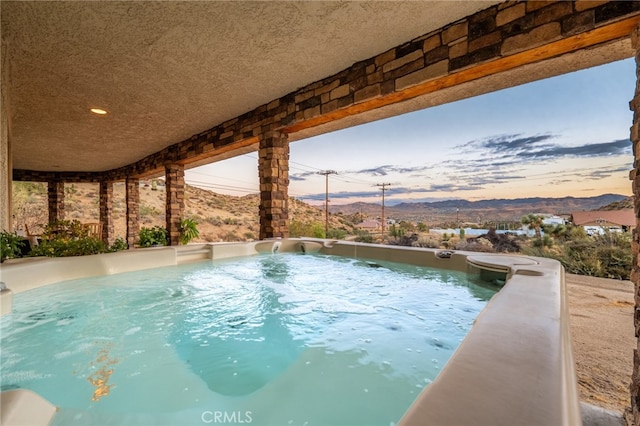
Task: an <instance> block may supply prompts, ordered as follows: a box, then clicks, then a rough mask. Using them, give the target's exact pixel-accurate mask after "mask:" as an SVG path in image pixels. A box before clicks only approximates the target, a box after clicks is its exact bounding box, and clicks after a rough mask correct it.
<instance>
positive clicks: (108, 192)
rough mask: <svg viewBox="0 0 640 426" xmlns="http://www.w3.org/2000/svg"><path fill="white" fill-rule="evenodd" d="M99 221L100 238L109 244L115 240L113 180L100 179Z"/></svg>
mask: <svg viewBox="0 0 640 426" xmlns="http://www.w3.org/2000/svg"><path fill="white" fill-rule="evenodd" d="M100 223H102V235H101V236H100V238H101V239H102V241H104V242H105V243H106V244H108V245H111V244H113V242H114V241H115V239H114V235H115V229H114V226H113V182H108V181H100Z"/></svg>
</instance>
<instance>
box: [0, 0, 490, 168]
mask: <svg viewBox="0 0 640 426" xmlns="http://www.w3.org/2000/svg"><path fill="white" fill-rule="evenodd" d="M495 3H497V2H496V1H465V2H461V1H459V2H450V1H441V2H432V1H417V2H416V1H411V2H368V1H359V2H309V1H287V2H245V1H234V2H218V1H211V2H206V1H200V2H196V1H192V2H102V1H98V2H62V1H54V2H27V1H19V2H14V1H6V0H3V1H1V2H0V8H1V9H0V13H1V19H2V22H1V24H2V26H1V29H2V40H3V44H2V47H3V52H2V54H3V55H7V54H8V58H9V60H8V61H6V60H5V61H3V65H5V69H3V72H7V69H6V68H7V67H6V63H7V62H8V63H9V67H8V68H9V69H8V72H9V79H8V80H9V82H10V84H9V86H10V87H9V91H8V93H9V97H10V105H9V112H10V115H11V120H12V127H11V132H12V143H13V146H12V150H13V166H14V168H18V169H31V170H49V171H51V170H53V171H62V170H66V171H71V170H73V171H103V170H109V169H113V168H117V167H120V166H124V165H126V164H130V163H132V162H134V161H137V160H139V159H141V158H143V157H145V156H146V155H149V154H151V153H153V152H156V151H159V150H161V149H162V148H164V147H166V146H168V145H171V144H174V143H176V142H180V141H182V140H184V139H186V138H188V137H190V136H191V135H193V134H196V133H199V132H201V131H203V130H206V129H208V128H211V127H213V126H214V125H216V124H219V123H221V122H223V121H225V120H227V119H230V118H233V117H235V116H238V115H240V114H243V113H245V112H247V111H250V110H252V109H254V108H255V107H257V106H259V105H261V104H264V103H266V102H268V101H270V100H273V99H276V98H279V97H281V96H283V95H285V94H287V93H290V92H292V91H294V90H296V89H298V88H300V87H302V86H304V85H307V84H309V83H311V82H313V81H316V80H319V79H322V78H324V77H327V76H329V75H332V74H335V73H336V72H338V71H340V70H342V69H345V68H347V67H349V66H350V65H352V64H353V63H354V62H357V61H359V60H362V59H366V58H369V57H372V56H374V55H376V54H378V53H382V52H384V51H385V50H387V49H389V48H391V47H394V46H397V45H399V44H402V43H403V42H405V41H409V40H411V39H413V38H415V37H417V36H419V35H422V34H425V33H428V32H430V31H432V30H434V29H437V28H440V27H443V26H445V25H446V24H448V23H450V22H453V21H455V20H457V19H460V18H463V17H465V16H468V15H470V14H473V13H474V12H476V11H478V10H481V9H484V8H486V7H488V6H489V5H491V4H495ZM5 59H6V58H5ZM5 89H6V88H5ZM92 107H100V108H104V109H106V110H107V111H109V114H108V115H106V116H96V115H93V114H91V113H89V108H92Z"/></svg>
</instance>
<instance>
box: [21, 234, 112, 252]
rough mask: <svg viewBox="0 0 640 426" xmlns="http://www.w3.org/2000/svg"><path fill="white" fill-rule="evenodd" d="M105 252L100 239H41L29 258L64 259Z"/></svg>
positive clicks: (63, 237)
mask: <svg viewBox="0 0 640 426" xmlns="http://www.w3.org/2000/svg"><path fill="white" fill-rule="evenodd" d="M106 252H107V245H106V244H105V243H104V242H103V241H102V240H100V239H98V238H94V237H79V238H73V239H70V238H67V237H65V236H61V237H56V238H52V239H48V240H45V239H43V240H42V241H41V242H40V244H38V245H37V246H35V247H34V248H33V249H32V250H31V253H30V255H31V256H48V257H66V256H86V255H90V254H100V253H106Z"/></svg>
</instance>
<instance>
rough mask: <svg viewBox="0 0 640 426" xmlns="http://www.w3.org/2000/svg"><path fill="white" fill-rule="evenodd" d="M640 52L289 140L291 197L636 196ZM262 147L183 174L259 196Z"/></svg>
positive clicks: (340, 200)
mask: <svg viewBox="0 0 640 426" xmlns="http://www.w3.org/2000/svg"><path fill="white" fill-rule="evenodd" d="M634 88H635V63H634V61H633V60H632V59H628V60H624V61H619V62H615V63H612V64H607V65H603V66H599V67H595V68H590V69H587V70H582V71H578V72H574V73H571V74H566V75H563V76H559V77H554V78H550V79H546V80H541V81H538V82H534V83H530V84H527V85H522V86H517V87H513V88H510V89H505V90H501V91H499V92H494V93H490V94H486V95H482V96H477V97H474V98H469V99H465V100H461V101H457V102H453V103H450V104H446V105H441V106H437V107H432V108H428V109H425V110H421V111H416V112H413V113H408V114H404V115H401V116H397V117H392V118H388V119H385V120H379V121H376V122H372V123H368V124H364V125H360V126H356V127H352V128H349V129H345V130H340V131H336V132H332V133H327V134H324V135H320V136H316V137H313V138H308V139H304V140H301V141H296V142H292V143H291V145H290V164H289V166H290V171H289V173H290V180H291V183H290V186H289V195H291V196H294V197H296V198H298V199H301V200H303V201H306V202H309V203H311V204H318V203H324V198H325V177H324V176H322V175H319V174H318V172H319V171H321V170H335V171H336V172H337V173H338V174H337V175H330V176H329V198H330V200H331V204H333V205H337V204H346V203H351V202H356V201H363V202H373V203H380V202H381V190H380V188H379V187H378V186H376V185H378V184H383V183H385V184H387V183H390V184H391V185H390V186H389V189H388V190H387V191H386V195H385V203H386V204H387V203H388V204H396V203H399V202H403V201H416V202H417V201H437V200H443V199H457V198H461V199H467V200H472V201H474V200H482V199H490V198H522V197H564V196H574V197H587V196H593V195H599V194H604V193H615V194H622V195H631V183H630V181H629V177H628V176H629V170H630V169H631V168H632V162H633V158H632V154H631V142H630V141H629V127H630V126H631V121H632V113H631V111H630V110H629V100H630V99H631V98H632V97H633V93H634ZM257 164H258V154H257V153H251V154H246V155H242V156H239V157H236V158H233V159H230V160H225V161H221V162H218V163H213V164H209V165H207V166H203V167H199V168H196V169H192V170H187V171H186V180H187V183H189V184H191V185H196V186H201V187H204V188H207V189H211V190H212V191H214V192H219V193H225V194H231V195H246V194H248V193H256V192H258V168H257V167H258V166H257Z"/></svg>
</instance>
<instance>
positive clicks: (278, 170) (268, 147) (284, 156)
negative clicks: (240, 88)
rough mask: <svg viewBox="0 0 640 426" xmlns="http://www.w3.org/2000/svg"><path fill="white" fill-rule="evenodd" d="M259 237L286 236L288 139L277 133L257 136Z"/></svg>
mask: <svg viewBox="0 0 640 426" xmlns="http://www.w3.org/2000/svg"><path fill="white" fill-rule="evenodd" d="M258 154H259V158H258V174H259V176H260V207H259V214H260V239H261V240H263V239H265V238H277V237H281V238H287V237H288V236H289V195H288V194H289V140H288V138H287V135H285V134H282V133H280V132H268V133H266V134H264V135H262V137H261V138H260V146H259V151H258Z"/></svg>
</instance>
